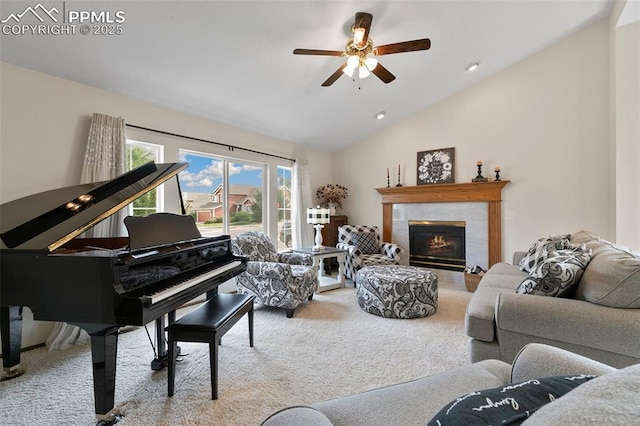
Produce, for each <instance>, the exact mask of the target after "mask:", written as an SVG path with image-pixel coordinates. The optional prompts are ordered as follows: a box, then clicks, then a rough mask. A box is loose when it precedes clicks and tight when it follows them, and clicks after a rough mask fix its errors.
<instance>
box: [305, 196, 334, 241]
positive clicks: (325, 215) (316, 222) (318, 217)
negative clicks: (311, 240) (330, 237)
mask: <svg viewBox="0 0 640 426" xmlns="http://www.w3.org/2000/svg"><path fill="white" fill-rule="evenodd" d="M329 217H330V215H329V209H322V208H320V206H317V207H316V208H311V209H307V223H310V224H312V225H313V227H314V228H315V229H316V245H315V246H313V250H314V251H319V250H322V248H323V246H322V228H324V224H325V223H329Z"/></svg>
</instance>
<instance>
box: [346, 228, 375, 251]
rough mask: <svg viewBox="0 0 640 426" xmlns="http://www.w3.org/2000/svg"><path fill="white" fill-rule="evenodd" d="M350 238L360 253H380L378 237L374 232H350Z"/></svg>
mask: <svg viewBox="0 0 640 426" xmlns="http://www.w3.org/2000/svg"><path fill="white" fill-rule="evenodd" d="M351 238H352V241H353V245H354V246H356V247H357V248H358V249H359V250H360V251H361V252H362V254H380V246H379V245H378V237H377V235H376V233H375V232H354V233H353V234H351Z"/></svg>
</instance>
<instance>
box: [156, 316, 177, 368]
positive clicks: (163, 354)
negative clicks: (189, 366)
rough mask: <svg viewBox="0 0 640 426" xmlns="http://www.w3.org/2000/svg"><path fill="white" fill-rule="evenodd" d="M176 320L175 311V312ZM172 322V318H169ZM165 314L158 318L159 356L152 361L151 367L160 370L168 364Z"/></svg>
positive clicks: (157, 341) (157, 340) (157, 342)
mask: <svg viewBox="0 0 640 426" xmlns="http://www.w3.org/2000/svg"><path fill="white" fill-rule="evenodd" d="M173 315H174V320H175V311H174V312H173ZM169 321H170V322H172V321H171V319H169ZM164 324H165V323H164V315H162V316H161V317H160V318H157V319H156V344H157V345H158V346H157V358H155V359H154V360H152V361H151V369H152V370H153V371H160V370H162V369H163V368H165V367H166V366H167V360H168V358H167V345H166V343H165V339H164Z"/></svg>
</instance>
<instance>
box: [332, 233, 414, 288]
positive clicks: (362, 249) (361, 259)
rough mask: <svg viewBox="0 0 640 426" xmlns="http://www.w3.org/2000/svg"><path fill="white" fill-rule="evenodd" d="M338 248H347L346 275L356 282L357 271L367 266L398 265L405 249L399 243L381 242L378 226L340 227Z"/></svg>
mask: <svg viewBox="0 0 640 426" xmlns="http://www.w3.org/2000/svg"><path fill="white" fill-rule="evenodd" d="M336 247H337V248H340V249H344V250H347V255H346V261H345V274H344V275H345V276H346V277H347V278H349V279H351V280H353V282H354V283H355V282H356V273H357V272H358V271H359V270H360V269H362V268H364V267H365V266H373V265H398V264H400V253H402V251H403V250H404V249H403V248H402V247H400V246H399V245H397V244H392V243H384V242H380V233H379V231H378V227H377V226H362V225H361V226H358V225H344V226H340V227H338V244H336Z"/></svg>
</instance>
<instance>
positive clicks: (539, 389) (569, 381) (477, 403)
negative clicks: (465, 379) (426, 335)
mask: <svg viewBox="0 0 640 426" xmlns="http://www.w3.org/2000/svg"><path fill="white" fill-rule="evenodd" d="M594 377H595V376H592V375H582V374H581V375H567V376H553V377H542V378H536V379H530V380H526V381H523V382H517V383H510V384H506V385H502V386H499V387H496V388H491V389H483V390H477V391H472V392H470V393H468V394H466V395H462V396H460V397H458V398H456V399H454V400H453V401H451V402H450V403H449V404H447V405H445V406H444V407H443V408H442V410H440V412H439V413H438V414H436V415H435V416H434V417H433V418H432V419H431V421H430V422H429V423H428V425H430V426H444V425H456V426H457V425H465V424H483V425H497V424H519V423H520V422H522V421H523V420H524V419H526V418H527V417H529V416H531V413H533V412H535V411H536V410H538V409H539V408H541V407H542V406H544V405H546V404H549V403H550V402H553V401H554V400H556V399H557V398H559V397H561V396H562V395H565V394H566V393H568V392H570V391H572V390H573V389H575V388H576V387H578V386H579V385H581V384H583V383H586V382H587V381H589V380H591V379H593V378H594Z"/></svg>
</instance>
